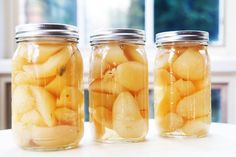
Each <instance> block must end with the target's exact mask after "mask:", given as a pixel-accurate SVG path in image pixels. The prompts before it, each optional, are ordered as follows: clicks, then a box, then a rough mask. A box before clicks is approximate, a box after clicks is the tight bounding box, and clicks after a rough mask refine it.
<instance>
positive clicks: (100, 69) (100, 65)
mask: <svg viewBox="0 0 236 157" xmlns="http://www.w3.org/2000/svg"><path fill="white" fill-rule="evenodd" d="M108 68H109V65H108V64H107V63H106V62H105V61H104V60H103V59H102V58H100V57H96V55H92V58H91V60H90V68H89V77H90V79H91V80H94V79H98V78H102V76H103V75H104V73H105V71H106V70H107V69H108Z"/></svg>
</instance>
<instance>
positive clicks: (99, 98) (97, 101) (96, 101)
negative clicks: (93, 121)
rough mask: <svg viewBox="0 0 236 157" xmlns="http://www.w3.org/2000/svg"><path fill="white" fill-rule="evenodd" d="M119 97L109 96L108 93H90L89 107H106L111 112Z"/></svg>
mask: <svg viewBox="0 0 236 157" xmlns="http://www.w3.org/2000/svg"><path fill="white" fill-rule="evenodd" d="M116 97H117V95H115V94H107V93H98V92H92V91H90V92H89V100H90V101H89V106H91V107H93V108H96V107H98V106H104V107H106V108H107V109H109V110H112V106H113V104H114V102H115V100H116Z"/></svg>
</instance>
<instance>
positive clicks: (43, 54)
mask: <svg viewBox="0 0 236 157" xmlns="http://www.w3.org/2000/svg"><path fill="white" fill-rule="evenodd" d="M63 48H64V46H63V45H58V44H37V43H35V44H33V45H31V46H30V50H31V51H33V53H32V63H43V62H45V61H47V60H48V59H49V57H51V56H52V55H54V54H56V53H57V52H59V51H60V50H62V49H63Z"/></svg>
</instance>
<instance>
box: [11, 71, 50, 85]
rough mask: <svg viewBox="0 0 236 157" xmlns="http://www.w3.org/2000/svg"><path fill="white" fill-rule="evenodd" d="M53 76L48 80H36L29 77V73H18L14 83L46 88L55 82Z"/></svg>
mask: <svg viewBox="0 0 236 157" xmlns="http://www.w3.org/2000/svg"><path fill="white" fill-rule="evenodd" d="M53 78H54V77H53V76H52V77H47V78H36V77H34V76H32V75H29V74H28V73H27V72H24V71H22V72H18V73H17V74H16V75H15V79H14V82H15V83H16V84H17V85H20V84H28V85H38V86H46V85H47V84H48V83H49V82H50V81H52V80H53Z"/></svg>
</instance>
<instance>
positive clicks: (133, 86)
mask: <svg viewBox="0 0 236 157" xmlns="http://www.w3.org/2000/svg"><path fill="white" fill-rule="evenodd" d="M144 43H145V38H144V31H141V30H136V29H108V30H104V31H100V32H97V33H95V34H94V35H92V36H91V46H92V54H91V58H90V71H89V111H90V120H91V121H92V123H93V124H94V125H93V126H94V130H95V139H96V141H100V142H108V143H109V142H118V141H120V142H121V141H123V142H137V141H143V140H144V138H145V136H146V134H147V130H148V64H147V59H146V54H145V50H144Z"/></svg>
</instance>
